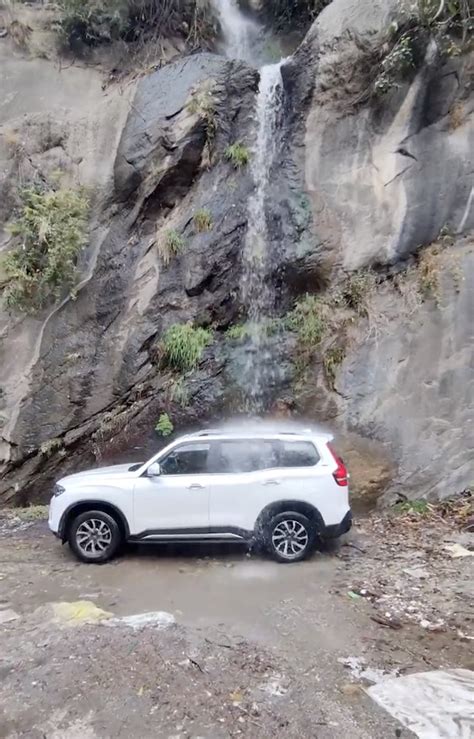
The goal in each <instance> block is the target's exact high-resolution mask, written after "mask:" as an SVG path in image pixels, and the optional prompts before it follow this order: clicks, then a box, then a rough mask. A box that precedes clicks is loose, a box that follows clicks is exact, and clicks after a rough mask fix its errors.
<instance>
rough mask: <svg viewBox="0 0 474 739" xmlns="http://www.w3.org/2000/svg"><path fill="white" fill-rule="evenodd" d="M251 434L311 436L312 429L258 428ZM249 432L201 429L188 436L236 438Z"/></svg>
mask: <svg viewBox="0 0 474 739" xmlns="http://www.w3.org/2000/svg"><path fill="white" fill-rule="evenodd" d="M251 432H253V433H258V434H263V435H264V434H270V435H271V434H279V435H281V436H299V435H300V434H311V433H312V432H313V429H311V428H301V429H294V430H293V431H288V430H286V429H282V430H280V429H278V428H274V429H268V428H266V429H265V428H262V429H259V428H258V427H256V428H252V429H251ZM248 433H249V432H248V431H246V430H245V429H243V428H242V429H238V428H234V429H233V428H221V429H216V428H214V429H201V430H200V431H195V432H193V433H191V434H189V435H190V436H213V435H214V434H215V435H221V434H222V435H224V436H225V435H227V434H229V435H237V436H246V435H247V434H248Z"/></svg>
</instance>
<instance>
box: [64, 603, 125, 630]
mask: <svg viewBox="0 0 474 739" xmlns="http://www.w3.org/2000/svg"><path fill="white" fill-rule="evenodd" d="M53 612H54V616H55V619H56V620H57V621H59V622H61V623H64V624H65V625H67V626H79V625H80V624H87V623H96V622H97V621H102V620H103V619H106V618H110V617H111V616H113V614H112V613H109V612H108V611H104V610H102V608H98V607H97V606H96V605H95V603H92V601H90V600H76V601H73V602H72V603H67V602H62V603H53Z"/></svg>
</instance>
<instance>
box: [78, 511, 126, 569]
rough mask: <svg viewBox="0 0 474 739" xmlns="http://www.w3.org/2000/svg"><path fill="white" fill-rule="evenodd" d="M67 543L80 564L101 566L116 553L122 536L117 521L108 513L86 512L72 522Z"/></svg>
mask: <svg viewBox="0 0 474 739" xmlns="http://www.w3.org/2000/svg"><path fill="white" fill-rule="evenodd" d="M68 541H69V546H70V547H71V549H72V551H73V552H74V554H75V555H76V557H78V559H80V560H81V561H82V562H88V563H95V564H102V563H103V562H108V561H109V560H110V559H112V557H113V556H114V555H115V554H116V553H117V551H118V549H119V547H120V545H121V543H122V534H121V532H120V528H119V525H118V523H117V521H116V520H115V519H114V518H112V516H110V515H109V514H108V513H103V512H102V511H86V513H80V514H79V516H77V517H76V518H75V519H74V521H73V522H72V524H71V526H70V528H69V536H68Z"/></svg>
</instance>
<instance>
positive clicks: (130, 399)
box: [3, 54, 258, 500]
mask: <svg viewBox="0 0 474 739" xmlns="http://www.w3.org/2000/svg"><path fill="white" fill-rule="evenodd" d="M257 83H258V77H257V74H256V73H255V72H254V71H252V70H250V69H249V68H247V67H245V66H244V65H241V64H233V63H231V62H226V61H225V60H224V59H222V58H220V57H217V56H212V55H207V54H202V55H196V56H193V57H191V58H189V59H187V60H182V61H178V62H175V63H173V64H170V65H168V66H167V67H165V68H164V69H163V70H160V71H158V72H155V73H154V74H152V75H150V76H148V77H145V78H143V79H141V80H140V81H139V82H138V84H137V87H136V90H135V92H134V95H133V97H132V100H131V102H130V107H129V113H128V117H127V119H126V121H124V125H123V131H122V134H121V138H120V142H119V144H118V148H117V153H116V157H115V159H114V160H113V169H112V170H110V169H109V177H110V178H111V179H110V182H111V186H110V189H109V190H108V191H107V193H106V194H105V196H104V197H103V199H102V200H101V201H99V202H98V203H97V205H96V212H97V223H96V228H95V230H94V231H93V232H92V239H91V242H92V243H91V248H90V253H89V276H88V278H86V279H85V280H84V283H83V285H82V287H81V288H80V289H79V291H78V296H77V299H76V300H75V301H74V302H73V301H67V302H66V303H65V304H64V305H62V306H60V307H58V308H56V309H55V310H54V311H53V312H52V313H51V315H49V316H46V317H43V320H42V322H41V317H39V320H35V322H34V323H33V322H31V321H30V320H24V321H23V322H22V323H20V324H17V325H16V326H14V330H13V326H12V324H8V325H10V326H12V328H11V330H10V334H9V336H8V339H7V341H6V342H5V344H4V351H5V357H8V356H9V354H10V355H11V352H12V348H13V346H14V345H15V343H18V342H19V341H20V344H21V345H22V346H23V348H24V353H25V364H26V370H25V375H24V376H23V378H22V377H21V375H20V377H18V375H16V380H15V382H13V379H12V372H13V371H15V372H17V369H15V367H14V363H12V362H7V363H6V365H5V369H6V370H8V373H6V374H7V378H6V379H10V380H11V388H10V387H9V386H8V383H5V387H6V389H7V390H8V391H9V392H6V393H5V394H4V397H3V402H4V413H5V415H6V417H7V418H8V424H7V425H6V426H4V428H3V438H4V455H5V462H6V477H5V479H4V482H3V490H4V493H3V495H4V499H5V500H9V499H11V498H12V497H13V496H14V495H15V492H16V490H15V485H16V482H17V481H18V480H21V482H22V486H21V489H22V495H23V496H26V495H28V490H29V489H30V488H29V483H30V482H33V481H36V485H38V480H39V479H41V472H40V471H41V470H45V469H46V470H47V468H48V467H49V468H50V469H49V471H48V470H47V471H46V472H45V474H46V478H47V479H50V477H51V476H54V475H55V474H57V473H56V471H55V468H57V464H61V469H67V468H68V466H72V467H73V466H74V465H77V464H78V460H80V459H81V458H82V459H83V460H84V461H86V460H87V462H93V461H94V450H93V443H91V439H90V435H91V433H93V432H96V431H97V430H98V429H99V428H100V427H101V424H102V425H103V422H102V421H101V418H102V417H103V415H104V413H105V414H106V413H108V412H110V411H111V410H112V411H113V410H114V409H116V408H117V406H118V407H119V409H120V410H123V405H122V404H123V402H125V405H126V407H127V408H129V409H130V407H131V406H133V411H132V412H131V413H132V415H137V414H140V413H141V412H143V413H144V414H145V416H146V422H147V424H148V428H153V425H154V423H156V418H154V417H153V414H154V413H155V412H157V411H158V410H159V400H158V394H159V388H160V386H161V383H162V379H161V378H160V374H159V371H158V368H157V366H156V362H155V360H154V358H153V357H154V354H153V347H154V345H155V344H156V343H157V342H158V341H159V338H160V336H161V335H162V333H163V331H164V330H165V329H166V328H167V327H168V326H170V325H172V324H174V323H180V322H185V321H188V320H198V321H202V322H204V324H213V326H215V327H216V328H219V326H223V327H225V326H227V325H228V324H229V323H230V322H231V321H232V320H233V317H234V316H235V315H236V314H237V313H238V311H239V304H238V295H239V277H240V250H241V249H240V247H241V240H242V237H243V235H244V233H245V228H246V219H247V213H246V207H245V203H246V200H247V196H248V193H249V190H250V188H251V180H250V178H249V176H248V175H246V174H245V173H244V172H243V173H238V172H236V171H234V170H233V168H232V167H231V165H230V164H228V163H227V162H225V161H224V158H223V149H224V148H225V146H227V145H228V144H229V143H232V142H233V141H234V140H237V139H238V138H239V137H243V136H244V135H245V131H246V128H247V126H248V123H249V119H250V114H251V109H252V105H253V100H254V95H255V90H256V86H257ZM203 84H205V85H206V86H208V87H209V88H210V89H212V95H213V101H214V103H213V104H214V105H215V115H216V118H218V119H219V125H218V127H217V133H216V136H215V138H214V139H213V141H212V158H213V160H214V161H213V165H212V168H211V167H210V166H209V165H207V164H206V159H207V158H208V157H209V154H208V153H207V138H206V122H205V120H203V118H202V115H200V112H199V111H198V112H197V113H192V112H190V110H189V108H188V103H189V100H190V99H191V97H192V95H193V94H195V92H196V90H199V87H200V85H203ZM10 184H14V182H13V183H10ZM203 209H206V210H209V212H210V216H211V221H212V224H211V227H210V229H209V230H208V231H205V232H199V231H198V229H197V228H196V225H195V223H194V221H193V216H194V214H195V213H196V212H197V211H199V210H203ZM171 229H173V230H176V232H177V233H179V234H180V236H181V238H182V243H183V248H182V250H181V251H180V254H178V255H177V256H176V258H174V259H173V260H171V261H170V263H169V264H168V263H166V260H164V259H163V258H162V256H161V255H160V248H159V244H160V243H161V242H162V241H163V239H164V238H166V233H167V232H168V230H171ZM5 318H6V320H7V321H8V317H5ZM38 333H41V341H40V342H38V343H37V344H36V345H35V338H36V337H37V336H38ZM34 337H35V338H34ZM29 363H31V366H30V365H29ZM211 374H212V371H211ZM19 379H20V382H18V380H19ZM215 385H216V384H215ZM136 386H140V388H141V389H140V392H139V393H138V395H139V396H140V397H138V399H137V398H136V397H135V395H136V393H135V391H134V388H135V387H136ZM144 386H146V390H144V389H143V388H144ZM206 387H207V385H206V380H205V379H204V378H202V377H201V388H200V389H199V392H201V391H202V393H203V395H204V397H205V398H207V399H209V397H208V395H207V390H206ZM140 393H141V395H140ZM214 395H215V397H218V395H219V392H218V389H217V387H214ZM212 402H214V399H213V401H212ZM157 404H158V406H157ZM195 405H196V408H197V409H201V411H202V410H203V407H202V404H201V402H200V401H199V399H195ZM204 405H205V404H204ZM190 415H192V414H190ZM127 420H128V418H127ZM137 425H138V427H139V423H138V422H137ZM107 431H109V429H107ZM105 436H107V434H106V433H105V431H104V438H105ZM66 437H67V439H66ZM84 437H85V438H87V439H88V445H87V446H86V448H84V445H83V441H82V440H83V439H84ZM58 438H60V439H61V442H60V444H59V447H60V448H61V449H62V450H63V451H62V455H63V456H62V459H61V457H58V456H57V455H56V454H52V455H51V457H50V456H49V455H45V454H41V453H40V454H38V449H40V448H41V447H42V445H43V447H44V446H45V445H46V446H47V445H48V442H49V441H50V440H51V439H58ZM65 449H69V451H70V454H66V453H65V451H64V450H65ZM55 451H57V450H55ZM76 454H77V456H76ZM37 472H40V477H37V476H36V473H37Z"/></svg>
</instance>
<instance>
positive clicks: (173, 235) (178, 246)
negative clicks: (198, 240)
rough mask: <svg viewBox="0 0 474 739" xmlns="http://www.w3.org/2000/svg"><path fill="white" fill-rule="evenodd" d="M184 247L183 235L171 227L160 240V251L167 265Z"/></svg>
mask: <svg viewBox="0 0 474 739" xmlns="http://www.w3.org/2000/svg"><path fill="white" fill-rule="evenodd" d="M183 247H184V239H183V237H182V236H181V235H180V234H179V233H178V232H177V231H176V230H175V229H170V230H169V231H167V232H166V234H165V236H164V238H163V239H162V240H161V241H159V242H158V251H159V253H160V255H161V258H162V260H163V263H164V264H165V265H166V266H167V265H168V264H169V263H170V262H171V260H172V258H173V257H176V256H177V255H178V254H179V253H180V251H182V249H183Z"/></svg>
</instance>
